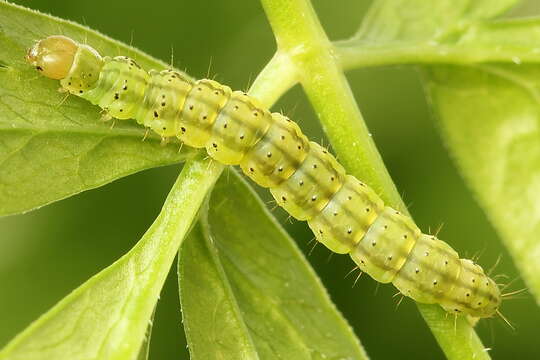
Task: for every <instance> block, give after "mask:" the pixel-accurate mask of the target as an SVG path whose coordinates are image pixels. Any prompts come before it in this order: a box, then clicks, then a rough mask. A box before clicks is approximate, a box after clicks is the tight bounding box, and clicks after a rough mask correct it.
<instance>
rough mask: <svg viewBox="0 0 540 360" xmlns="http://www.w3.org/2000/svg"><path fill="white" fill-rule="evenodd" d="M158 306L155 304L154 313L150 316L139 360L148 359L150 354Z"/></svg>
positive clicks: (138, 356)
mask: <svg viewBox="0 0 540 360" xmlns="http://www.w3.org/2000/svg"><path fill="white" fill-rule="evenodd" d="M156 307H157V305H156V306H154V310H153V311H152V315H151V316H150V319H149V320H148V325H147V327H146V333H145V335H144V339H143V342H142V345H141V347H140V349H139V355H137V360H148V359H149V356H150V340H151V339H152V330H153V328H154V318H155V315H156Z"/></svg>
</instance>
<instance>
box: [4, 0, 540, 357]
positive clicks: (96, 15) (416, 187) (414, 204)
mask: <svg viewBox="0 0 540 360" xmlns="http://www.w3.org/2000/svg"><path fill="white" fill-rule="evenodd" d="M426 1H427V0H426ZM14 2H15V3H18V4H22V5H26V6H29V7H32V8H34V9H38V10H41V11H44V12H47V13H51V14H53V15H56V16H59V17H62V18H66V19H71V20H73V21H76V22H79V23H83V24H86V25H88V26H89V27H91V28H93V29H96V30H99V31H101V32H103V33H105V34H107V35H109V36H111V37H113V38H116V39H119V40H122V41H124V42H127V43H129V42H130V41H132V43H133V45H134V46H136V47H138V48H140V49H142V50H143V51H145V52H147V53H149V54H151V55H153V56H155V57H158V58H161V59H163V60H166V61H168V60H169V59H170V57H171V48H174V63H175V65H176V66H177V67H178V68H180V69H187V72H188V73H189V74H191V75H193V76H194V77H206V76H207V73H208V69H209V65H210V63H211V67H210V75H211V76H215V78H216V80H218V81H220V82H223V83H225V84H228V85H230V86H231V87H233V88H241V89H244V88H246V87H247V86H248V84H249V83H250V81H252V80H253V79H254V77H255V76H256V74H257V73H258V72H259V71H260V70H261V68H262V67H263V66H264V64H265V63H266V61H268V60H269V59H270V57H271V56H272V54H273V52H274V49H275V47H274V40H273V36H272V32H271V30H270V27H269V25H268V23H267V21H266V18H265V16H264V13H263V11H262V9H261V6H260V4H259V3H258V1H254V0H241V1H240V0H235V1H211V0H199V1H178V0H176V1H173V0H154V1H151V2H150V1H125V0H117V1H105V0H94V1H91V2H90V1H84V2H83V1H62V2H52V1H48V2H35V1H23V0H18V1H14ZM369 4H370V1H358V0H348V1H345V0H342V1H328V0H318V1H314V5H315V7H316V9H317V11H318V13H319V16H320V18H321V21H322V23H323V25H324V26H325V28H326V29H327V31H328V34H329V35H330V37H331V38H332V39H340V38H344V37H347V36H349V35H351V34H352V33H353V32H354V31H355V30H356V28H357V27H358V24H359V23H360V21H361V18H362V17H363V15H364V13H365V11H366V9H367V8H368V6H369ZM539 13H540V4H539V2H538V1H535V0H531V1H529V2H528V3H525V4H524V5H522V6H521V7H520V8H519V9H517V10H515V11H514V12H513V14H514V15H518V14H519V15H534V14H539ZM109 55H117V54H109ZM348 77H349V80H350V82H351V86H352V88H353V91H354V93H355V95H356V98H357V101H358V103H359V105H360V108H361V110H362V112H363V114H364V116H365V118H366V120H367V122H368V125H369V127H370V130H371V132H372V133H373V137H374V139H375V141H376V143H377V145H378V147H379V150H380V151H381V153H382V155H383V158H384V161H385V163H386V165H387V167H388V168H389V170H390V173H391V174H392V177H393V179H394V181H395V183H396V184H397V186H398V188H399V189H400V191H401V192H402V194H403V196H404V199H405V201H406V202H407V203H408V204H409V205H410V210H411V212H412V214H413V215H414V217H415V220H416V221H417V223H418V225H419V226H420V227H421V228H422V229H424V230H428V229H430V228H431V229H432V230H433V229H436V228H438V227H439V225H440V224H443V223H444V224H445V226H444V227H443V228H442V230H441V231H440V237H441V238H442V239H445V240H447V241H448V242H450V243H451V244H452V245H453V246H454V247H455V248H456V249H457V250H458V251H459V252H460V253H461V254H462V255H465V256H469V257H470V256H473V255H475V254H481V257H480V260H479V262H480V263H481V264H483V265H484V267H487V268H489V267H490V266H491V265H492V264H493V263H494V262H495V260H496V258H497V257H498V256H499V255H501V256H502V261H501V265H500V266H499V267H498V272H499V273H504V274H507V275H508V276H509V277H510V278H511V279H513V278H515V277H517V276H518V273H517V272H516V269H515V267H514V266H513V264H512V261H511V259H510V258H509V255H508V253H507V252H506V250H505V249H504V248H503V247H502V245H501V242H500V240H499V239H498V237H497V235H496V234H495V233H494V231H493V228H492V227H491V226H490V224H489V223H488V222H487V220H486V218H485V216H484V215H483V213H482V211H481V210H480V209H479V208H478V206H477V205H476V203H475V202H474V200H473V198H472V196H471V194H470V192H469V191H468V190H467V188H466V186H465V184H464V183H463V180H462V179H461V178H460V177H459V175H458V174H457V171H456V169H455V167H454V165H453V164H452V162H451V161H450V159H449V158H448V155H447V153H446V152H445V149H444V147H443V144H442V143H441V140H440V138H439V136H438V133H437V129H436V123H435V121H434V119H433V117H432V115H431V113H430V110H429V108H428V107H427V103H426V100H425V97H424V94H423V90H422V86H421V83H420V81H419V76H418V74H417V72H416V71H415V69H414V68H412V67H388V68H376V69H375V68H374V69H363V70H356V71H352V72H350V73H349V74H348ZM275 108H276V109H279V110H283V111H284V112H285V113H286V114H288V115H289V116H291V117H292V118H294V119H295V120H296V121H298V122H299V123H300V125H301V127H302V128H303V129H305V131H306V133H308V134H309V136H310V137H311V138H312V139H314V140H321V141H324V137H323V135H322V133H321V131H320V128H319V126H318V123H317V119H316V117H315V115H314V113H313V111H312V110H311V108H310V106H309V104H308V102H307V101H306V98H305V96H304V95H303V93H302V92H301V91H300V89H298V88H295V89H293V90H292V91H291V92H290V93H288V94H287V95H286V96H285V97H284V99H282V101H280V103H279V104H278V105H277V106H276V107H275ZM325 143H327V142H326V141H325ZM179 169H180V167H179V166H173V167H168V168H159V169H153V170H149V171H145V172H142V173H139V174H137V175H134V176H130V177H127V178H124V179H121V180H119V181H116V182H114V183H112V184H109V185H107V186H104V187H101V188H99V189H97V190H92V191H89V192H86V193H83V194H80V195H77V196H74V197H72V198H70V199H67V200H64V201H61V202H59V203H55V204H53V205H50V206H47V207H45V208H43V209H40V210H37V211H34V212H31V213H29V214H26V215H21V216H14V217H9V218H2V219H0V284H1V285H0V347H1V346H2V345H4V344H5V343H6V342H7V341H8V340H9V339H10V338H11V337H12V336H14V335H15V334H16V333H18V332H19V331H20V330H22V329H23V328H24V327H26V326H27V325H28V324H29V322H31V321H32V320H33V319H35V318H36V317H37V316H39V315H40V314H41V313H43V312H44V311H46V310H47V309H48V308H50V307H51V306H52V305H53V304H55V303H56V302H57V301H58V300H60V299H61V298H62V297H64V296H65V295H66V294H67V293H68V292H69V291H71V290H72V289H74V288H75V287H77V286H78V285H80V284H81V283H83V282H84V281H85V280H86V279H88V278H89V277H90V276H92V275H93V274H95V273H97V272H98V271H100V270H101V269H102V268H104V267H106V266H107V265H109V264H110V263H112V262H113V261H114V260H115V259H117V258H118V257H120V256H121V255H122V254H124V253H125V252H126V251H128V250H129V249H130V248H131V247H132V246H133V245H134V244H135V242H136V241H137V240H138V239H139V238H140V236H141V235H142V234H143V233H144V231H145V230H146V228H147V227H148V226H149V225H150V224H151V222H152V221H153V219H154V217H155V216H156V215H157V213H158V211H159V209H160V207H161V204H162V202H163V200H164V198H165V196H166V194H167V192H168V190H169V188H170V186H171V185H172V182H173V181H174V179H175V177H176V175H177V174H178V171H179ZM262 196H263V197H265V196H267V194H264V193H263V194H262ZM274 213H275V214H276V216H277V217H278V218H279V219H280V221H281V222H282V223H283V224H284V225H285V226H286V227H287V229H288V230H289V231H290V232H291V234H292V235H293V236H294V238H295V239H296V240H297V242H298V244H299V246H300V247H301V249H303V250H304V251H305V253H306V255H307V254H308V253H309V250H310V247H309V246H308V245H307V243H308V241H309V240H310V239H311V238H312V235H311V233H310V232H309V230H308V228H307V226H305V224H303V223H294V224H290V223H288V222H286V221H285V218H286V215H285V214H284V213H283V212H282V211H281V210H277V211H275V212H274ZM329 254H330V253H329V251H327V250H325V249H323V247H322V246H319V247H317V248H316V249H315V251H314V252H313V253H312V254H311V255H309V256H308V259H309V261H310V262H311V263H312V265H313V267H314V268H315V270H316V271H317V273H318V274H319V275H320V277H321V278H322V280H323V282H324V284H325V285H326V287H327V288H328V290H329V292H330V294H331V297H332V299H333V300H334V302H335V303H336V304H337V306H338V308H339V309H340V310H341V311H342V312H343V314H344V316H345V317H346V318H347V319H348V321H349V322H350V324H351V325H352V326H353V328H354V330H355V332H356V333H357V334H358V336H359V337H360V339H361V341H362V342H363V344H364V346H365V347H366V349H367V351H368V353H369V354H370V355H371V357H372V358H373V359H386V358H407V359H409V358H410V359H439V358H443V355H442V353H441V351H440V350H439V349H438V347H437V345H436V344H435V341H434V339H433V338H432V336H431V334H430V332H429V330H428V329H427V328H426V326H425V324H424V322H423V320H422V319H421V317H420V315H419V313H418V311H417V310H416V307H415V305H414V303H413V302H412V301H410V300H407V299H405V300H404V301H403V303H402V304H401V305H400V307H399V308H398V309H397V310H396V306H395V304H396V299H393V298H392V295H393V294H394V293H395V292H396V290H395V289H394V288H393V287H391V286H381V287H380V288H379V289H378V290H377V285H376V284H377V283H376V282H375V281H373V280H371V279H369V278H368V277H367V276H366V277H363V278H362V279H361V280H360V281H359V282H358V284H357V285H356V286H355V287H354V288H353V287H352V284H353V279H351V278H346V279H344V276H345V274H347V272H348V271H349V270H350V269H351V268H352V266H353V264H352V262H351V261H350V259H349V258H348V257H347V256H332V257H331V258H330V259H329ZM539 261H540V260H539ZM175 272H176V269H175V268H173V270H172V271H171V274H170V276H169V279H168V280H167V283H166V285H165V288H164V290H163V293H162V296H161V300H160V302H159V304H158V310H157V314H156V319H155V326H154V334H153V337H152V345H151V356H150V358H151V359H188V353H187V350H186V346H185V339H184V334H183V330H182V328H181V317H180V311H179V308H178V306H179V305H178V303H179V302H178V292H177V286H176V273H175ZM521 287H523V283H522V281H521V280H518V281H516V283H515V285H514V287H513V288H514V289H517V288H521ZM502 310H503V312H504V313H505V314H506V315H507V317H509V318H510V319H511V321H512V322H513V323H514V324H515V325H516V331H512V330H511V329H510V328H509V327H508V326H506V325H504V324H503V323H502V322H501V321H500V320H486V321H481V322H480V324H479V325H478V326H477V329H478V332H479V333H480V335H481V337H482V339H483V340H484V344H485V345H486V346H487V347H490V348H493V350H492V356H493V357H494V358H498V359H507V358H510V357H516V356H517V357H518V358H519V359H536V358H540V345H539V344H538V332H537V331H538V329H537V326H538V325H539V324H540V311H539V310H538V308H537V307H536V306H535V304H534V301H533V299H532V298H531V297H530V296H526V297H525V298H524V299H522V300H513V301H509V302H507V303H505V304H504V306H503V309H502ZM535 325H536V326H535Z"/></svg>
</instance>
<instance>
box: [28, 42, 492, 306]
mask: <svg viewBox="0 0 540 360" xmlns="http://www.w3.org/2000/svg"><path fill="white" fill-rule="evenodd" d="M27 61H28V62H29V63H30V64H32V65H33V66H34V67H35V68H36V69H37V70H39V71H40V72H41V73H42V74H43V75H44V76H46V77H48V78H52V79H58V80H60V84H61V86H62V89H63V90H64V91H67V92H69V93H71V94H74V95H77V96H80V97H81V98H84V99H87V100H88V101H90V102H91V103H92V104H96V105H98V106H99V107H101V108H102V109H103V110H104V111H105V112H106V114H107V115H106V116H108V117H112V118H117V119H135V120H136V121H137V122H138V123H139V124H141V125H143V126H145V127H148V128H150V129H152V130H153V131H155V132H156V133H157V134H159V135H160V136H162V137H163V138H167V137H173V136H175V137H177V138H178V139H180V140H181V141H182V142H184V143H185V144H187V145H189V146H192V147H196V148H202V147H205V148H206V150H207V151H208V154H209V155H210V156H211V157H212V158H214V159H215V160H217V161H219V162H221V163H224V164H228V165H240V167H241V168H242V170H243V172H244V173H245V174H246V175H247V176H248V177H250V178H251V179H252V180H253V181H255V182H256V183H257V184H259V185H261V186H263V187H267V188H270V191H271V193H272V195H273V196H274V198H275V199H276V201H277V203H278V204H279V205H280V206H282V207H283V208H284V209H285V210H286V211H287V212H289V213H290V214H291V215H292V216H293V217H295V218H296V219H299V220H305V221H307V222H308V224H309V227H310V228H311V229H312V230H313V232H314V233H315V236H316V238H317V240H318V241H320V242H322V243H323V244H324V245H326V246H327V247H328V248H329V249H330V250H332V251H333V252H336V253H340V254H347V253H348V254H350V256H351V257H352V259H353V260H354V262H355V263H356V264H357V266H358V267H359V268H360V269H361V270H362V271H364V272H366V273H368V274H369V275H371V277H373V278H374V279H375V280H377V281H379V282H382V283H389V282H392V283H393V284H394V285H395V286H396V287H397V288H398V289H399V290H400V292H401V293H402V294H404V295H406V296H409V297H411V298H413V299H414V300H416V301H418V302H421V303H430V304H431V303H437V304H440V305H441V306H442V307H443V308H444V309H445V310H446V311H448V312H451V313H454V314H466V315H470V316H473V317H490V316H493V315H494V314H496V313H498V307H499V305H500V303H501V298H502V297H501V293H500V291H499V289H498V287H497V285H496V284H495V282H494V281H493V280H492V279H490V278H489V277H488V276H486V275H485V274H484V271H483V270H482V268H481V267H480V266H479V265H477V264H475V263H474V262H473V261H471V260H466V259H460V258H459V256H458V254H457V253H456V252H455V251H454V250H453V249H452V248H451V247H450V246H449V245H448V244H446V243H445V242H443V241H441V240H438V239H437V238H436V237H435V236H430V235H426V234H422V232H421V231H420V230H419V229H418V227H416V225H415V224H414V222H413V221H412V220H411V219H410V218H409V217H407V216H405V215H403V214H401V213H400V212H398V211H396V210H394V209H392V208H390V207H388V206H385V205H384V203H383V201H382V200H381V199H380V198H379V196H377V194H376V193H375V192H374V191H373V190H372V189H371V188H370V187H368V186H367V185H365V184H364V183H362V182H360V181H359V180H358V179H356V178H355V177H353V176H351V175H347V174H346V172H345V170H344V169H343V167H342V166H341V165H340V164H339V163H338V162H337V160H336V159H335V158H334V157H333V156H332V155H331V154H330V153H328V152H327V151H326V150H325V149H324V148H323V147H321V146H320V145H318V144H317V143H314V142H310V141H308V139H307V138H306V137H305V136H304V135H303V134H302V132H301V130H300V128H299V127H298V125H297V124H296V123H294V122H292V121H291V120H289V119H288V118H287V117H285V116H283V115H281V114H278V113H270V112H269V111H268V110H267V109H265V108H264V107H262V106H261V105H260V104H259V103H258V102H257V101H256V100H255V99H253V98H251V97H250V96H248V95H247V94H245V93H243V92H238V91H231V89H230V88H229V87H227V86H223V85H220V84H219V83H217V82H215V81H212V80H206V79H204V80H198V81H195V82H194V81H192V80H190V79H188V78H186V77H185V76H183V75H182V74H180V73H178V72H175V71H173V70H164V71H159V72H158V71H155V70H150V71H149V72H147V71H145V70H144V69H142V68H141V67H140V66H138V65H137V63H136V62H135V61H134V60H132V59H130V58H128V57H115V58H109V57H103V58H102V57H101V56H100V55H99V54H98V53H97V51H96V50H94V49H93V48H91V47H90V46H87V45H83V44H79V43H77V42H75V41H73V40H71V39H69V38H67V37H64V36H50V37H47V38H45V39H43V40H41V41H39V42H37V43H36V44H35V45H34V46H33V47H32V48H31V49H30V50H29V51H28V54H27Z"/></svg>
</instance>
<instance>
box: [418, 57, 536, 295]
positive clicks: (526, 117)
mask: <svg viewBox="0 0 540 360" xmlns="http://www.w3.org/2000/svg"><path fill="white" fill-rule="evenodd" d="M425 74H426V85H427V89H428V91H429V93H430V95H431V101H432V104H433V106H434V108H435V109H436V112H437V115H438V117H439V119H440V121H441V125H442V126H441V128H442V133H443V135H444V138H445V140H446V143H447V145H448V148H449V150H450V151H451V152H452V154H453V156H454V158H455V160H456V162H457V164H458V165H459V169H460V170H461V172H462V173H463V176H464V177H465V179H466V180H467V182H468V184H469V185H470V186H471V188H472V190H473V191H474V193H475V194H476V196H477V198H478V200H479V202H480V204H481V205H482V207H483V208H484V210H485V211H486V214H487V215H488V217H489V219H490V220H491V222H492V223H493V226H494V227H495V228H496V229H497V231H498V232H499V234H500V235H501V237H502V239H503V241H504V244H505V245H506V247H507V248H508V250H509V251H510V253H511V254H512V257H513V259H514V261H515V263H516V265H517V267H518V268H519V270H520V272H521V274H522V276H523V279H524V280H525V281H526V283H527V286H528V287H529V289H530V291H531V292H532V293H533V294H534V295H535V297H536V302H537V304H539V305H540V275H539V274H540V261H538V259H539V258H540V241H539V240H538V239H539V238H538V234H539V233H540V208H539V204H540V203H539V199H540V115H539V114H540V102H539V100H540V93H539V89H540V66H538V65H519V66H518V65H479V66H476V67H471V68H463V67H455V66H446V67H442V66H439V67H436V68H435V67H434V68H426V70H425Z"/></svg>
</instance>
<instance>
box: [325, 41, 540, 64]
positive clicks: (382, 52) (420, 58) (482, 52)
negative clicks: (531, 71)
mask: <svg viewBox="0 0 540 360" xmlns="http://www.w3.org/2000/svg"><path fill="white" fill-rule="evenodd" d="M334 46H335V51H336V56H337V58H338V59H339V63H340V64H341V67H342V68H343V69H347V70H349V69H357V68H365V67H370V66H389V65H403V64H413V65H434V64H452V65H475V64H480V63H494V62H497V63H508V64H520V63H521V62H526V63H539V62H540V53H535V52H530V51H529V52H525V51H523V50H522V49H516V48H503V47H502V46H491V47H490V48H473V47H466V46H448V45H444V44H437V43H430V42H421V43H385V44H383V45H381V44H377V45H374V44H371V43H367V42H364V43H363V42H358V41H356V40H354V41H353V40H342V41H336V42H334Z"/></svg>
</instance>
